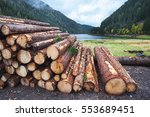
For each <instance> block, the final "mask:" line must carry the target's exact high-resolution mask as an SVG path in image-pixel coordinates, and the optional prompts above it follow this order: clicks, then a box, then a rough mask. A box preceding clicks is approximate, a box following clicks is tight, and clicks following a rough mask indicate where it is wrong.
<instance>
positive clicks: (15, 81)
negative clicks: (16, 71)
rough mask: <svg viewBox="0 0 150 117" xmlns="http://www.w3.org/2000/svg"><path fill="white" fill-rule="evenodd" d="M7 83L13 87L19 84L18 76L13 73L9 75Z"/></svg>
mask: <svg viewBox="0 0 150 117" xmlns="http://www.w3.org/2000/svg"><path fill="white" fill-rule="evenodd" d="M7 84H8V86H9V87H15V86H17V85H19V84H20V76H18V75H13V76H12V77H10V78H9V79H8V81H7Z"/></svg>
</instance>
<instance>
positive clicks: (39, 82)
mask: <svg viewBox="0 0 150 117" xmlns="http://www.w3.org/2000/svg"><path fill="white" fill-rule="evenodd" d="M45 83H46V82H45V81H44V80H39V81H38V86H39V87H41V88H44V89H45Z"/></svg>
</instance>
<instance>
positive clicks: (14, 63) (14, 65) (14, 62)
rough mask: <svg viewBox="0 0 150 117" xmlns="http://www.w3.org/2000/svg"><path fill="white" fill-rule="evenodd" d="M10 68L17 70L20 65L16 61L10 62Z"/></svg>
mask: <svg viewBox="0 0 150 117" xmlns="http://www.w3.org/2000/svg"><path fill="white" fill-rule="evenodd" d="M12 66H13V67H14V68H15V69H17V68H18V67H19V66H20V63H19V62H18V61H15V60H14V61H12Z"/></svg>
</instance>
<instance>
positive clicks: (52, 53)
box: [47, 37, 76, 60]
mask: <svg viewBox="0 0 150 117" xmlns="http://www.w3.org/2000/svg"><path fill="white" fill-rule="evenodd" d="M75 41H76V37H68V38H67V39H65V40H63V41H60V42H58V43H55V44H53V45H51V46H49V47H48V48H47V56H48V58H51V59H52V60H56V59H57V58H58V57H59V56H60V55H62V54H63V53H64V52H65V51H66V50H67V49H68V47H69V46H71V45H72V44H73V43H74V42H75Z"/></svg>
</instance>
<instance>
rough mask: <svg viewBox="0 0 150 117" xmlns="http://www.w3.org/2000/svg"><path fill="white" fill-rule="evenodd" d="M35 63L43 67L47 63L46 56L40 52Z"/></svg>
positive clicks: (35, 58) (35, 57)
mask: <svg viewBox="0 0 150 117" xmlns="http://www.w3.org/2000/svg"><path fill="white" fill-rule="evenodd" d="M34 62H35V63H36V64H38V65H42V64H43V63H44V62H45V56H44V55H43V54H42V53H41V52H38V53H37V54H36V55H35V56H34Z"/></svg>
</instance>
